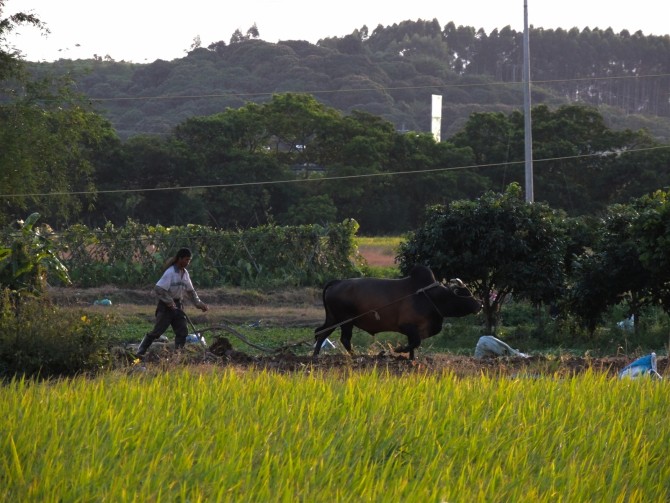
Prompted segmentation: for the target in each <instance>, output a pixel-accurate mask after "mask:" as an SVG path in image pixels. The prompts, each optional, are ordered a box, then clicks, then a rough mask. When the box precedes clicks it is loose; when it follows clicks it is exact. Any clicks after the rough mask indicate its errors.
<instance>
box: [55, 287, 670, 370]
mask: <svg viewBox="0 0 670 503" xmlns="http://www.w3.org/2000/svg"><path fill="white" fill-rule="evenodd" d="M199 293H200V296H201V297H202V299H203V300H205V301H206V302H207V303H208V304H209V305H210V310H209V311H208V312H207V313H200V311H197V310H196V309H194V308H191V309H189V314H190V316H191V319H192V320H193V322H194V323H195V324H196V325H197V326H198V327H205V326H212V325H216V324H220V323H222V322H223V323H231V322H232V323H233V324H245V323H249V322H251V321H253V320H258V319H261V320H263V323H265V324H267V325H271V326H277V327H318V326H319V325H320V324H321V323H323V316H324V314H323V307H322V305H321V298H320V295H321V292H320V290H319V289H314V288H303V289H295V290H283V291H274V292H258V291H247V290H242V289H236V288H225V289H224V288H222V289H212V290H202V291H200V292H199ZM103 298H109V299H110V300H112V303H113V307H112V309H113V310H114V311H116V312H117V313H121V314H122V315H124V316H129V315H130V316H133V315H137V316H142V317H146V319H147V323H150V322H151V321H152V319H153V305H154V303H155V298H154V297H153V295H152V293H151V288H150V287H147V288H146V289H142V290H125V289H119V288H117V287H113V286H109V287H102V288H96V289H81V290H78V289H73V288H66V289H53V290H52V291H51V299H52V301H53V302H54V303H56V304H58V305H66V306H79V307H85V308H87V309H95V310H103V309H106V308H104V307H101V306H95V305H94V301H95V300H100V299H103ZM215 335H216V336H217V337H216V340H215V342H214V344H212V345H210V347H209V348H208V349H207V351H206V352H205V351H203V349H202V348H201V347H199V346H197V345H191V346H190V347H188V348H187V351H185V352H183V353H175V352H174V351H173V350H172V349H171V347H172V344H165V345H162V344H159V343H155V344H154V345H153V346H152V348H151V351H150V354H149V355H148V356H147V358H145V360H144V361H143V362H141V363H138V361H136V360H135V359H134V358H133V355H132V347H131V348H130V351H126V350H122V349H120V348H118V351H117V352H116V354H115V356H116V361H117V363H118V364H119V365H120V366H122V367H127V368H129V369H131V370H133V369H135V368H137V366H138V365H140V366H141V367H142V368H147V369H148V368H155V369H169V368H173V367H174V366H179V365H198V366H212V365H214V366H217V367H233V368H236V369H241V370H251V369H260V370H271V371H278V372H299V373H305V374H310V373H314V372H321V371H337V372H344V373H346V372H356V371H366V370H371V369H376V370H378V371H382V372H389V373H391V374H393V375H404V374H408V373H416V372H424V373H443V372H451V373H454V374H455V375H458V376H476V375H482V374H485V375H491V376H512V377H519V376H521V377H536V376H543V375H550V376H557V375H558V376H567V375H574V374H580V373H583V372H587V371H593V372H598V373H603V372H604V373H606V374H607V375H609V376H616V375H617V374H618V372H619V371H620V370H621V369H623V368H624V367H625V366H626V365H628V364H629V363H630V362H631V361H632V360H633V359H634V358H635V357H632V356H611V357H605V358H591V357H588V356H572V355H563V356H560V357H556V356H554V357H551V356H542V355H534V356H531V357H530V358H489V359H475V358H474V357H471V356H463V355H453V354H448V353H444V354H433V353H431V354H427V353H421V351H419V353H418V357H417V359H416V360H414V361H409V360H408V359H407V355H406V354H398V353H394V352H393V350H392V348H390V347H384V346H382V345H381V344H379V343H378V342H376V341H375V340H374V339H371V343H370V345H369V347H367V348H356V349H357V350H358V353H356V354H354V355H351V356H350V355H348V354H342V353H340V352H339V351H337V350H332V351H331V352H322V354H321V355H319V357H318V358H317V359H312V358H311V357H310V356H304V353H305V349H307V351H308V352H309V348H303V349H302V351H298V353H300V354H294V352H293V351H292V350H291V349H286V350H285V351H283V352H281V353H267V354H262V355H261V356H258V353H259V352H258V351H253V350H250V351H249V353H246V352H243V351H235V350H233V348H232V345H231V344H230V341H229V340H228V336H229V334H222V333H215ZM231 340H232V337H231ZM475 342H476V341H474V342H473V348H474V343H475ZM236 346H237V347H239V346H240V345H239V344H236ZM637 356H640V355H637ZM658 371H659V373H660V374H661V375H663V376H664V377H665V376H666V374H669V373H670V372H669V370H668V358H667V357H665V356H659V357H658ZM666 378H667V377H666Z"/></svg>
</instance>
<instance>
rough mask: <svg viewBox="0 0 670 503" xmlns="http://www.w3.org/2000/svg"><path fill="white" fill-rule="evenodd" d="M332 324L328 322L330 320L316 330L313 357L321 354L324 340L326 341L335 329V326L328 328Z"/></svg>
mask: <svg viewBox="0 0 670 503" xmlns="http://www.w3.org/2000/svg"><path fill="white" fill-rule="evenodd" d="M329 326H330V323H328V320H326V322H325V323H324V324H323V325H321V326H320V327H319V328H317V329H316V330H315V331H314V354H312V358H316V357H317V356H318V354H319V351H321V346H322V345H323V341H325V340H326V339H327V338H328V336H329V335H330V334H332V333H333V331H334V330H335V327H333V328H331V329H327V328H328V327H329Z"/></svg>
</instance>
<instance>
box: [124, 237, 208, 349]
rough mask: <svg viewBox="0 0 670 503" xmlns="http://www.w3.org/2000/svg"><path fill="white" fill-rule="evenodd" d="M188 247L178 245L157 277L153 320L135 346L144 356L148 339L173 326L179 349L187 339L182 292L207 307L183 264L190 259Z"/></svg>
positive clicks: (156, 337)
mask: <svg viewBox="0 0 670 503" xmlns="http://www.w3.org/2000/svg"><path fill="white" fill-rule="evenodd" d="M191 256H192V255H191V250H189V249H188V248H181V249H180V250H179V251H178V252H177V255H176V256H175V257H174V258H172V259H171V260H170V261H169V263H168V267H167V269H165V272H164V273H163V276H161V279H159V280H158V283H156V286H155V287H154V293H155V294H156V296H157V297H158V305H157V306H156V322H155V324H154V328H153V330H152V331H151V332H148V333H147V334H146V335H145V336H144V338H143V339H142V342H141V343H140V347H139V348H138V350H137V356H138V357H143V356H144V355H145V354H146V352H147V350H148V349H149V346H151V343H152V342H154V341H155V340H156V339H158V338H159V337H160V336H161V335H163V333H164V332H165V331H166V330H167V329H168V327H169V326H172V330H173V331H174V335H175V337H174V347H175V349H180V348H183V347H184V344H185V343H186V336H187V335H188V326H187V325H186V315H185V314H184V311H183V309H184V305H183V303H182V301H183V298H184V294H186V295H188V296H189V297H190V299H191V301H192V302H193V304H194V305H195V306H196V307H197V308H198V309H200V310H202V311H207V310H208V309H209V308H208V307H207V304H205V303H204V302H203V301H201V300H200V297H198V294H197V293H196V291H195V289H194V288H193V283H192V282H191V277H190V276H189V274H188V271H187V270H186V266H188V264H189V263H190V262H191Z"/></svg>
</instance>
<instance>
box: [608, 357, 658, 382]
mask: <svg viewBox="0 0 670 503" xmlns="http://www.w3.org/2000/svg"><path fill="white" fill-rule="evenodd" d="M640 376H650V377H655V378H656V379H663V378H662V377H661V374H659V373H658V371H657V370H656V353H651V354H649V355H647V356H643V357H641V358H638V359H637V360H635V361H634V362H632V363H629V364H628V365H627V366H626V367H624V368H623V370H622V371H621V372H619V378H620V379H623V378H630V379H635V378H637V377H640Z"/></svg>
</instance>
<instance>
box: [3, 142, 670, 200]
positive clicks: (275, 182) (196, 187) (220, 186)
mask: <svg viewBox="0 0 670 503" xmlns="http://www.w3.org/2000/svg"><path fill="white" fill-rule="evenodd" d="M668 148H670V145H666V146H659V147H647V148H639V149H631V150H626V151H622V152H598V153H595V154H581V155H571V156H565V157H548V158H544V159H534V160H533V162H535V163H541V162H550V161H565V160H574V159H583V158H589V157H603V156H605V155H621V154H628V153H636V152H648V151H652V150H663V149H668ZM524 162H525V161H509V162H500V163H490V164H472V165H468V166H455V167H450V168H431V169H421V170H411V171H390V172H385V173H364V174H358V175H346V176H327V177H322V178H296V179H291V180H267V181H260V182H238V183H222V184H212V185H188V186H177V187H154V188H143V189H110V190H83V191H72V192H44V193H25V194H0V198H7V199H13V198H21V197H49V196H77V195H79V196H82V195H98V194H131V193H138V192H162V191H177V190H204V189H225V188H235V187H252V186H260V185H279V184H289V183H306V182H326V181H335V180H351V179H357V178H376V177H381V176H396V175H418V174H424V173H439V172H446V171H460V170H466V169H479V168H495V167H500V166H509V165H516V164H524Z"/></svg>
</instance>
